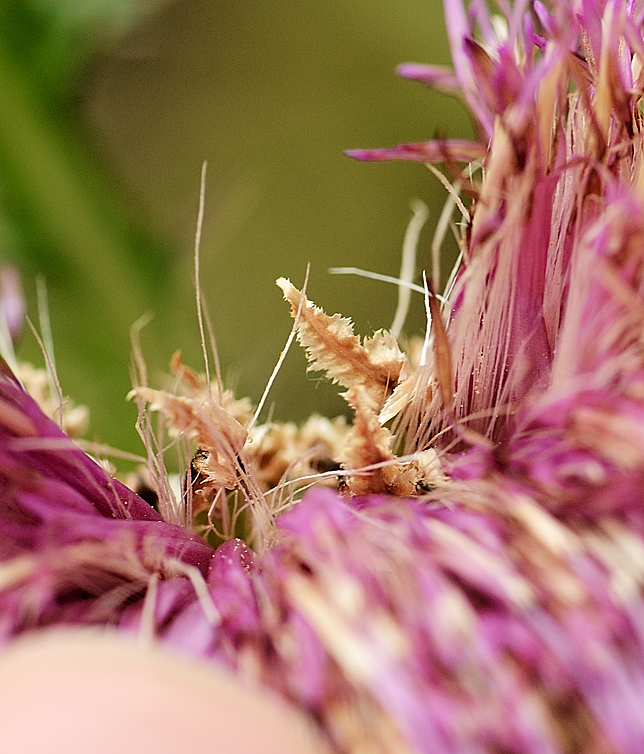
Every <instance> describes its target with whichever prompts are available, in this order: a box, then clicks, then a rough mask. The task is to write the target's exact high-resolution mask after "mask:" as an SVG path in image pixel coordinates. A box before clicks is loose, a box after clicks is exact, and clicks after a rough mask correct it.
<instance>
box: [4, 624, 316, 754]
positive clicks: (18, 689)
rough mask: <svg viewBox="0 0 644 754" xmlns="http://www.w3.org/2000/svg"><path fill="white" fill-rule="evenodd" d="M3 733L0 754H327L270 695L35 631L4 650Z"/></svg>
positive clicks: (126, 647) (216, 674) (119, 642)
mask: <svg viewBox="0 0 644 754" xmlns="http://www.w3.org/2000/svg"><path fill="white" fill-rule="evenodd" d="M0 731H2V733H1V740H2V743H1V749H2V752H3V753H4V754H41V753H42V752H47V754H81V753H82V754H86V753H87V752H91V753H92V754H146V753H147V752H150V753H151V754H152V753H153V754H183V752H188V753H189V754H218V753H219V752H222V753H223V752H226V753H229V754H258V752H262V754H325V749H324V748H323V747H322V745H321V743H320V741H319V740H318V739H317V738H316V736H315V735H314V733H313V731H312V729H311V728H310V727H309V726H308V725H307V723H306V722H305V721H304V720H303V719H302V718H300V716H299V715H298V714H296V713H295V712H294V711H293V710H291V709H290V708H288V707H287V706H286V705H285V704H284V703H282V702H280V701H279V700H277V699H275V698H273V697H272V696H270V695H269V694H267V693H266V692H260V691H259V690H257V689H249V688H246V687H244V686H242V685H241V683H240V682H239V681H238V680H237V679H235V678H234V677H233V676H231V675H229V674H228V673H226V672H224V671H221V670H219V669H217V668H213V667H212V666H211V665H204V664H203V663H198V662H197V661H194V660H191V659H186V658H184V657H179V656H178V655H174V654H171V653H169V652H167V651H165V650H161V649H158V648H154V647H149V646H146V647H143V646H141V645H139V644H137V643H136V642H134V641H130V640H127V639H123V638H121V637H119V636H116V635H114V634H111V633H110V634H105V633H101V634H98V633H92V632H88V631H82V630H68V631H57V632H49V633H47V634H43V635H34V636H33V637H30V638H26V639H22V640H18V641H16V642H14V643H13V644H12V645H10V647H9V648H8V649H6V650H4V652H3V653H2V654H0ZM326 754H328V752H326Z"/></svg>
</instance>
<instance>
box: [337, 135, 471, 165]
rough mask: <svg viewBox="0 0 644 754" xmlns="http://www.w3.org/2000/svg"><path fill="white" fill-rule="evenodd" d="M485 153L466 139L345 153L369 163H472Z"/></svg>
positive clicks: (433, 141)
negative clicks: (397, 161) (393, 161)
mask: <svg viewBox="0 0 644 754" xmlns="http://www.w3.org/2000/svg"><path fill="white" fill-rule="evenodd" d="M485 153H486V150H485V147H484V146H483V145H482V144H479V143H478V142H476V141H468V140H466V139H443V140H439V139H434V140H432V141H423V142H420V143H417V144H401V145H399V146H397V147H393V148H392V149H350V150H347V151H346V152H345V154H346V155H347V156H348V157H353V158H354V159H356V160H366V161H370V162H387V161H390V160H410V161H412V162H473V161H474V160H478V159H480V158H482V157H484V156H485Z"/></svg>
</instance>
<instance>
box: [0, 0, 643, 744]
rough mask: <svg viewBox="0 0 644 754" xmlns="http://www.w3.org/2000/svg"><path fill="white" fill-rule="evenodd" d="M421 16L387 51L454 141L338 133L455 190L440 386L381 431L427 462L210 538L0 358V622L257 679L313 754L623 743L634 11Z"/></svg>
mask: <svg viewBox="0 0 644 754" xmlns="http://www.w3.org/2000/svg"><path fill="white" fill-rule="evenodd" d="M503 7H505V5H503ZM445 12H446V21H447V28H448V34H449V38H450V44H451V48H452V57H453V63H454V70H453V72H451V71H446V70H445V69H439V68H437V67H432V66H411V65H409V64H407V65H405V66H404V67H402V68H401V71H400V72H401V75H403V76H404V77H406V78H410V79H414V80H417V81H421V82H423V83H425V84H427V85H430V86H434V87H436V88H438V89H441V90H449V91H450V92H452V93H453V92H454V91H455V90H456V89H458V92H459V96H461V97H463V98H464V100H465V101H466V102H467V104H468V105H469V108H470V110H471V112H472V114H473V116H474V118H475V125H476V129H477V134H478V140H476V141H472V142H463V141H458V140H450V139H446V140H441V141H432V142H427V143H424V144H420V145H418V144H411V145H403V146H400V147H395V148H394V149H391V150H375V151H374V150H371V151H357V152H352V153H351V154H352V155H353V156H356V157H359V158H364V159H372V160H382V159H400V158H403V159H410V160H415V161H420V162H427V161H436V162H443V163H445V164H446V166H447V168H448V169H449V170H451V171H454V172H455V173H456V174H455V176H454V177H455V178H457V179H458V180H459V181H460V182H461V184H462V185H466V186H468V188H469V192H470V195H472V196H474V202H473V204H472V206H471V207H470V208H469V218H468V224H467V230H466V232H465V233H464V235H463V239H462V251H463V259H464V262H463V265H462V267H461V269H460V271H459V273H458V276H457V279H456V283H455V285H454V287H453V289H452V290H451V292H450V293H449V296H448V301H447V304H446V306H445V309H444V312H443V313H444V316H445V321H446V330H447V339H448V341H449V348H450V352H451V358H452V362H453V381H454V394H453V401H452V403H451V405H445V396H444V395H442V392H441V391H439V390H437V389H435V387H436V381H437V378H436V376H435V374H434V372H433V371H432V372H430V373H429V376H428V377H427V381H426V383H424V384H423V385H422V388H423V390H422V391H417V392H416V393H413V391H412V393H410V395H411V396H412V397H411V398H410V401H411V404H413V405H411V408H410V410H408V411H407V410H406V411H403V413H402V415H401V417H400V422H399V427H398V429H397V432H398V438H399V440H400V441H401V444H402V445H404V446H405V451H406V452H415V451H422V450H424V449H426V448H429V447H434V448H435V449H436V450H437V452H438V453H439V455H440V457H441V463H442V465H443V471H444V473H445V476H446V481H445V483H444V484H441V485H440V486H439V487H437V488H436V489H435V490H434V491H431V492H428V493H427V495H425V496H424V497H422V498H420V499H415V500H406V499H399V498H394V497H386V496H376V495H372V496H367V497H362V498H360V497H358V498H354V499H349V498H342V497H340V496H339V495H338V494H336V493H335V492H332V491H330V490H328V489H324V488H318V489H313V490H312V491H310V492H308V493H307V494H306V495H305V496H304V498H303V500H302V501H301V502H299V503H297V504H296V505H294V506H293V507H291V509H290V510H288V511H287V512H285V513H283V514H282V515H281V516H279V517H278V518H277V520H276V521H275V533H274V535H273V536H272V537H271V540H270V542H269V543H268V544H269V546H268V547H267V548H266V549H265V550H263V551H262V552H261V553H256V552H253V550H251V548H250V547H249V546H248V545H247V544H245V543H244V542H242V541H240V540H237V539H232V540H229V541H227V542H224V544H222V545H220V546H219V547H218V549H216V550H214V549H213V548H212V547H211V546H210V545H209V544H207V543H206V542H205V541H204V540H202V539H201V538H200V537H198V536H197V535H195V534H194V533H192V532H190V531H187V530H184V529H182V528H181V527H179V526H176V525H173V524H170V523H165V522H164V521H162V520H161V517H160V515H159V514H158V513H156V511H154V510H153V509H152V508H151V507H150V506H148V505H147V503H145V502H144V501H143V500H141V499H140V498H138V497H137V496H136V495H135V494H134V493H132V492H131V491H129V490H128V489H127V488H125V487H124V486H123V485H121V484H120V483H118V482H116V481H115V480H114V479H112V478H111V477H110V476H109V475H108V474H107V473H106V472H105V471H104V470H103V469H102V468H101V467H100V466H98V465H97V464H95V463H94V462H93V461H92V460H91V459H89V458H88V457H87V456H85V455H84V454H83V453H82V452H81V451H80V450H78V449H77V448H76V447H75V446H73V445H72V443H71V441H70V440H68V439H67V438H66V437H65V435H63V434H62V432H60V431H59V430H58V429H57V427H56V426H55V425H54V424H53V423H52V422H51V421H49V420H48V419H46V418H45V417H44V416H43V415H42V414H41V412H40V410H39V409H38V407H37V406H36V404H35V403H34V402H33V401H32V400H31V399H30V398H29V397H28V396H27V394H26V393H25V392H24V391H23V390H22V388H21V387H20V386H19V384H18V383H17V382H16V381H15V380H14V378H13V377H12V376H11V375H10V374H8V373H7V372H6V371H4V372H2V374H0V481H1V483H2V496H1V497H0V638H1V640H2V641H3V642H5V643H6V642H8V641H10V640H11V639H12V638H13V637H15V636H18V635H20V634H22V633H24V632H27V631H33V630H36V629H41V628H44V627H48V626H54V625H61V624H73V625H96V624H98V625H110V626H113V627H114V628H115V629H116V630H119V631H122V632H124V633H127V634H133V635H136V636H141V635H143V636H145V637H148V638H149V639H150V640H153V641H157V642H160V643H163V644H166V645H170V646H172V647H174V648H177V649H179V650H180V651H182V652H184V653H189V654H192V655H195V656H198V657H201V658H203V659H204V661H206V662H212V663H218V664H222V665H224V666H226V667H228V668H230V669H232V670H233V671H234V672H236V673H237V674H238V675H239V676H241V677H244V678H247V679H248V678H250V679H252V680H254V681H256V682H258V683H260V684H263V685H264V686H266V687H268V688H271V689H273V690H275V691H277V692H278V693H279V694H281V695H282V696H283V697H284V698H286V699H287V700H289V701H290V702H291V703H292V704H294V705H295V706H297V707H298V708H299V709H301V710H303V711H304V712H306V713H307V714H308V715H309V717H310V719H311V720H313V721H315V723H316V724H317V725H318V727H319V728H320V730H321V731H322V732H323V733H324V735H325V736H326V738H327V740H328V741H329V743H330V745H331V746H332V748H333V749H334V750H337V751H339V752H353V751H355V752H357V751H360V752H363V751H374V752H432V753H433V754H452V753H453V754H466V753H467V754H470V753H476V754H479V753H481V754H483V753H490V754H492V753H494V754H499V753H500V752H503V753H504V754H510V753H512V754H551V753H552V754H573V753H576V752H579V753H581V752H584V754H600V753H601V754H608V753H615V754H617V753H620V754H641V752H643V751H644V715H643V714H642V704H643V703H644V150H643V147H644V140H643V138H642V126H643V125H644V115H643V112H644V110H643V106H642V102H643V100H642V92H643V91H644V36H643V29H642V27H643V20H644V5H642V3H638V2H628V3H624V2H622V1H621V0H609V1H608V2H600V0H583V1H582V0H580V1H579V2H570V3H567V2H563V0H561V1H560V2H556V3H553V4H552V5H550V6H546V5H545V4H543V3H540V2H535V3H533V4H529V3H528V2H526V1H525V0H523V1H521V0H520V1H519V2H516V3H514V5H513V6H509V5H508V6H507V13H506V16H505V18H502V19H501V18H492V17H491V16H490V15H489V14H488V11H487V9H486V7H485V5H484V3H483V2H481V1H480V0H473V1H472V2H471V4H470V5H469V6H468V7H465V6H464V5H463V4H462V3H461V2H460V0H447V2H446V11H445ZM471 161H477V165H476V166H475V167H481V166H482V173H481V178H480V180H478V181H477V180H475V179H474V178H473V177H472V176H473V175H475V173H474V172H473V171H472V172H468V171H462V170H461V167H459V163H461V164H462V162H471ZM436 371H438V367H437V368H436ZM401 387H402V386H401ZM428 387H431V388H432V389H431V390H427V389H426V388H428ZM421 392H422V396H423V399H422V400H424V401H425V402H424V403H423V402H422V401H421V402H420V403H419V401H420V398H418V395H420V394H421ZM394 397H396V393H395V392H394V394H393V396H392V399H393V398H394ZM412 409H413V410H412ZM463 428H467V431H464V429H463Z"/></svg>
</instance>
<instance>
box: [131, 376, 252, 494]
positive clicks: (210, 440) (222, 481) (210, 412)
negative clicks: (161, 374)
mask: <svg viewBox="0 0 644 754" xmlns="http://www.w3.org/2000/svg"><path fill="white" fill-rule="evenodd" d="M131 395H135V396H137V397H138V398H141V399H142V400H144V401H147V402H148V403H149V404H150V408H151V409H152V410H153V411H161V412H162V413H163V414H164V415H165V416H166V417H167V418H168V420H169V422H170V430H171V432H174V433H179V432H181V433H183V434H184V435H185V436H186V437H188V438H191V439H193V440H195V441H196V443H197V444H198V446H199V447H200V448H203V449H204V450H205V451H206V452H208V453H209V454H210V463H209V477H210V481H211V482H212V483H213V484H214V485H217V486H219V487H224V488H226V489H229V490H232V489H234V488H235V487H236V486H237V483H238V479H239V460H238V458H239V454H240V453H241V452H242V449H243V447H244V443H245V442H246V437H247V434H246V430H245V429H244V428H243V427H242V425H241V424H240V423H239V422H238V421H237V420H236V419H235V418H234V417H233V416H232V415H231V414H229V413H228V412H227V411H226V410H225V409H223V408H222V407H221V406H219V405H217V404H216V403H215V402H214V401H204V400H197V399H193V398H189V397H186V396H179V395H172V394H171V393H167V392H165V391H163V390H153V389H152V388H148V387H138V388H135V389H134V390H133V391H132V393H131Z"/></svg>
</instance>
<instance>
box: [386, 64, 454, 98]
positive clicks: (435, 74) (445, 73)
mask: <svg viewBox="0 0 644 754" xmlns="http://www.w3.org/2000/svg"><path fill="white" fill-rule="evenodd" d="M396 73H397V74H398V75H399V76H400V77H401V78H403V79H408V80H409V81H417V82H419V83H421V84H424V85H425V86H428V87H430V88H431V89H436V90H437V91H439V92H445V93H447V94H457V93H458V92H459V91H460V87H459V83H458V79H457V78H456V75H455V73H454V71H453V70H452V69H451V68H447V67H446V66H442V65H421V64H419V63H402V64H401V65H399V66H398V68H396Z"/></svg>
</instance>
